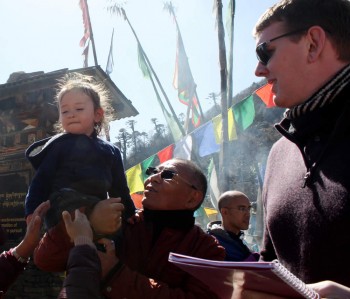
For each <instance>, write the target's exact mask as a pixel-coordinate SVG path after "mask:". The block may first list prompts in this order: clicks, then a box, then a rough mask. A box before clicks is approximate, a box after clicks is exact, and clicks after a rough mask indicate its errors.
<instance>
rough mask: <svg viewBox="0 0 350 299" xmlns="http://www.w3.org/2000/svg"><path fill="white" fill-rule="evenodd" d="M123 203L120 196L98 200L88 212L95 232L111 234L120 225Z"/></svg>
mask: <svg viewBox="0 0 350 299" xmlns="http://www.w3.org/2000/svg"><path fill="white" fill-rule="evenodd" d="M123 210H124V205H123V204H122V203H120V198H108V199H105V200H101V201H100V202H98V203H97V204H96V205H95V207H94V209H93V210H92V212H91V214H90V219H89V220H90V224H91V226H92V228H93V229H94V232H95V233H96V234H100V235H111V234H114V233H115V232H116V231H117V230H118V229H119V228H120V226H121V215H122V211H123Z"/></svg>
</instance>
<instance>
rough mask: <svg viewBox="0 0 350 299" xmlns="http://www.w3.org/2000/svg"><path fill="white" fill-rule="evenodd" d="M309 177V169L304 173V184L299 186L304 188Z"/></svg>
mask: <svg viewBox="0 0 350 299" xmlns="http://www.w3.org/2000/svg"><path fill="white" fill-rule="evenodd" d="M309 178H310V171H308V172H307V173H305V176H304V184H303V185H302V186H301V187H302V188H305V187H306V185H307V183H308V181H309Z"/></svg>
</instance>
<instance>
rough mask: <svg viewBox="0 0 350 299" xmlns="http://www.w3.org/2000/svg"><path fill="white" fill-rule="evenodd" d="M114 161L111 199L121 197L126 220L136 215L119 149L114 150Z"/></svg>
mask: <svg viewBox="0 0 350 299" xmlns="http://www.w3.org/2000/svg"><path fill="white" fill-rule="evenodd" d="M113 150H114V151H113V153H114V159H113V161H114V162H113V165H112V178H113V181H112V186H111V190H110V192H109V196H110V197H121V199H122V204H123V205H124V207H125V210H124V215H125V218H126V219H127V218H130V217H131V216H133V215H134V214H135V210H136V208H135V205H134V202H133V201H132V199H131V196H130V190H129V187H128V184H127V181H126V176H125V171H124V165H123V160H122V157H121V154H120V151H119V149H118V148H117V147H115V146H114V148H113Z"/></svg>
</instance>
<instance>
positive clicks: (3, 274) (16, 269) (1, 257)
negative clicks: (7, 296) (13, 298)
mask: <svg viewBox="0 0 350 299" xmlns="http://www.w3.org/2000/svg"><path fill="white" fill-rule="evenodd" d="M25 266H26V264H23V263H20V262H19V261H17V259H16V258H15V257H14V256H13V255H12V253H11V250H9V251H4V252H3V253H1V254H0V268H1V271H0V292H4V293H6V291H7V289H8V288H9V286H10V285H11V284H12V283H14V281H15V280H16V279H17V277H18V275H20V274H21V273H22V272H23V270H24V267H25ZM0 298H1V295H0Z"/></svg>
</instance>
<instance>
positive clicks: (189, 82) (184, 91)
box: [173, 32, 201, 127]
mask: <svg viewBox="0 0 350 299" xmlns="http://www.w3.org/2000/svg"><path fill="white" fill-rule="evenodd" d="M173 85H174V87H175V89H177V90H178V97H179V100H180V102H181V103H183V104H185V105H190V108H191V111H192V123H193V125H194V126H195V127H198V126H199V125H200V122H201V120H200V112H199V103H198V99H197V96H196V84H195V83H194V80H193V77H192V72H191V69H190V65H189V63H188V58H187V55H186V52H185V48H184V45H183V41H182V38H181V35H180V32H178V34H177V50H176V62H175V72H174V79H173Z"/></svg>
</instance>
